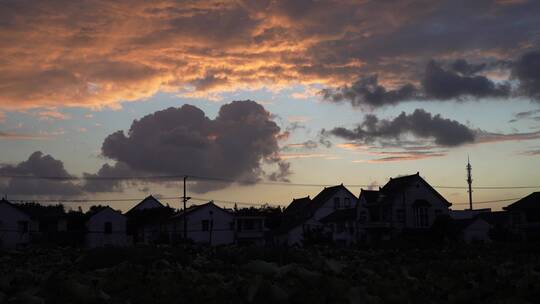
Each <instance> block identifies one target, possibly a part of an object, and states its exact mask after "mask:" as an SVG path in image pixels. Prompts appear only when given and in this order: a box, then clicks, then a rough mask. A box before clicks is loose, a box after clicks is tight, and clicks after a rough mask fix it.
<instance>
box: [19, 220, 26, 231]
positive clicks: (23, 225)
mask: <svg viewBox="0 0 540 304" xmlns="http://www.w3.org/2000/svg"><path fill="white" fill-rule="evenodd" d="M17 226H18V228H19V229H18V230H19V232H20V233H28V221H18V222H17Z"/></svg>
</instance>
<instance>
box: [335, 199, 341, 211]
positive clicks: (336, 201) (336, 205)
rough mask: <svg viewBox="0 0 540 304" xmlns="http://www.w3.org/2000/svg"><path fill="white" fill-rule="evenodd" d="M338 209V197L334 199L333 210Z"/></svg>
mask: <svg viewBox="0 0 540 304" xmlns="http://www.w3.org/2000/svg"><path fill="white" fill-rule="evenodd" d="M339 208H340V200H339V197H334V209H339Z"/></svg>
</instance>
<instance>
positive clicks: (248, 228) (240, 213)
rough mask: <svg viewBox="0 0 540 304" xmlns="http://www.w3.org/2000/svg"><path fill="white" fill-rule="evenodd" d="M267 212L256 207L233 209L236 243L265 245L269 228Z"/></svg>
mask: <svg viewBox="0 0 540 304" xmlns="http://www.w3.org/2000/svg"><path fill="white" fill-rule="evenodd" d="M266 217H267V214H266V213H265V212H264V211H263V210H260V209H256V208H253V207H252V208H242V209H236V208H235V210H234V228H235V240H236V243H237V244H253V245H265V244H266V243H267V238H268V234H269V231H270V229H269V228H268V227H267V224H266Z"/></svg>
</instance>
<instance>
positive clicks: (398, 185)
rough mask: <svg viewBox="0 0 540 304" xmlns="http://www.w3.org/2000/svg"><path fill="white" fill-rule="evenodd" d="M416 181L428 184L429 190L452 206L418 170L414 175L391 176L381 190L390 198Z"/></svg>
mask: <svg viewBox="0 0 540 304" xmlns="http://www.w3.org/2000/svg"><path fill="white" fill-rule="evenodd" d="M416 182H421V183H423V184H424V186H426V188H427V189H428V190H430V191H431V192H432V193H433V194H434V195H435V196H437V197H438V198H439V199H440V200H441V201H443V202H444V203H445V204H446V205H447V206H451V205H452V204H451V203H450V202H448V201H447V200H446V198H444V196H442V195H441V194H440V193H439V192H437V190H435V189H434V188H433V187H432V186H431V185H430V184H429V183H428V182H426V180H425V179H423V178H422V177H421V176H420V173H419V172H416V174H412V175H405V176H400V177H396V178H390V181H388V183H386V185H384V186H383V187H382V188H381V190H380V192H382V194H384V195H385V196H387V197H388V198H392V197H394V196H395V195H397V194H398V193H401V192H403V191H405V190H406V189H407V188H409V187H410V186H412V185H413V184H414V183H416Z"/></svg>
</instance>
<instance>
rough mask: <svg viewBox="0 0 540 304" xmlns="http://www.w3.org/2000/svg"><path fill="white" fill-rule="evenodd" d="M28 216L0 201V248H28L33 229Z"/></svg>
mask: <svg viewBox="0 0 540 304" xmlns="http://www.w3.org/2000/svg"><path fill="white" fill-rule="evenodd" d="M34 226H35V223H33V221H32V219H31V217H30V215H28V214H27V213H25V212H23V211H22V210H20V209H19V208H18V207H17V206H16V205H14V204H12V203H10V202H9V201H7V200H5V199H2V200H0V248H3V249H18V248H24V247H28V246H29V244H30V241H31V239H30V233H31V231H32V230H33V229H34V228H35V227H34Z"/></svg>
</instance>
